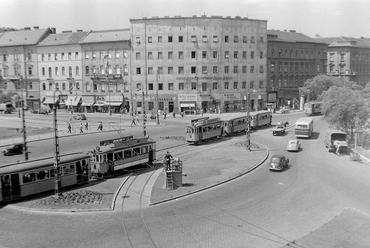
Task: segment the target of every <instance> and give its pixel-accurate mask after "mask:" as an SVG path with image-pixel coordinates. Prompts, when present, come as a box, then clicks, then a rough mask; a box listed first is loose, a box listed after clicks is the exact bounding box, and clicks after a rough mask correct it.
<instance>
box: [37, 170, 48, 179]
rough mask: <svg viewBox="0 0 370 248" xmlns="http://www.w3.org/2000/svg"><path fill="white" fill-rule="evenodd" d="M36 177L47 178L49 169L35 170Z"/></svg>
mask: <svg viewBox="0 0 370 248" xmlns="http://www.w3.org/2000/svg"><path fill="white" fill-rule="evenodd" d="M36 178H37V181H38V180H44V179H48V178H49V170H44V171H37V172H36Z"/></svg>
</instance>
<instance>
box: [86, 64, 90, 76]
mask: <svg viewBox="0 0 370 248" xmlns="http://www.w3.org/2000/svg"><path fill="white" fill-rule="evenodd" d="M85 74H86V75H90V67H88V66H86V67H85Z"/></svg>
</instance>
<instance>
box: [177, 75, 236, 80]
mask: <svg viewBox="0 0 370 248" xmlns="http://www.w3.org/2000/svg"><path fill="white" fill-rule="evenodd" d="M176 79H177V80H230V79H232V77H227V76H223V77H217V76H203V77H197V76H194V77H176Z"/></svg>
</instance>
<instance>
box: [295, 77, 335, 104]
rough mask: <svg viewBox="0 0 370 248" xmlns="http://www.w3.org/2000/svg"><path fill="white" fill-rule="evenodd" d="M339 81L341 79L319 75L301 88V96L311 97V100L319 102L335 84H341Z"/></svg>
mask: <svg viewBox="0 0 370 248" xmlns="http://www.w3.org/2000/svg"><path fill="white" fill-rule="evenodd" d="M338 81H340V79H338V78H335V77H331V76H327V75H317V76H315V77H313V78H310V79H308V80H307V81H306V82H305V83H304V86H303V87H300V88H299V94H300V95H304V96H308V95H310V100H317V99H318V97H319V96H320V95H321V94H322V93H323V92H325V91H327V90H328V89H329V88H330V87H331V86H333V85H334V84H335V83H339V82H338Z"/></svg>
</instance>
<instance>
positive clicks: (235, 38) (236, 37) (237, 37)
mask: <svg viewBox="0 0 370 248" xmlns="http://www.w3.org/2000/svg"><path fill="white" fill-rule="evenodd" d="M238 42H239V36H237V35H235V36H234V43H238Z"/></svg>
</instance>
